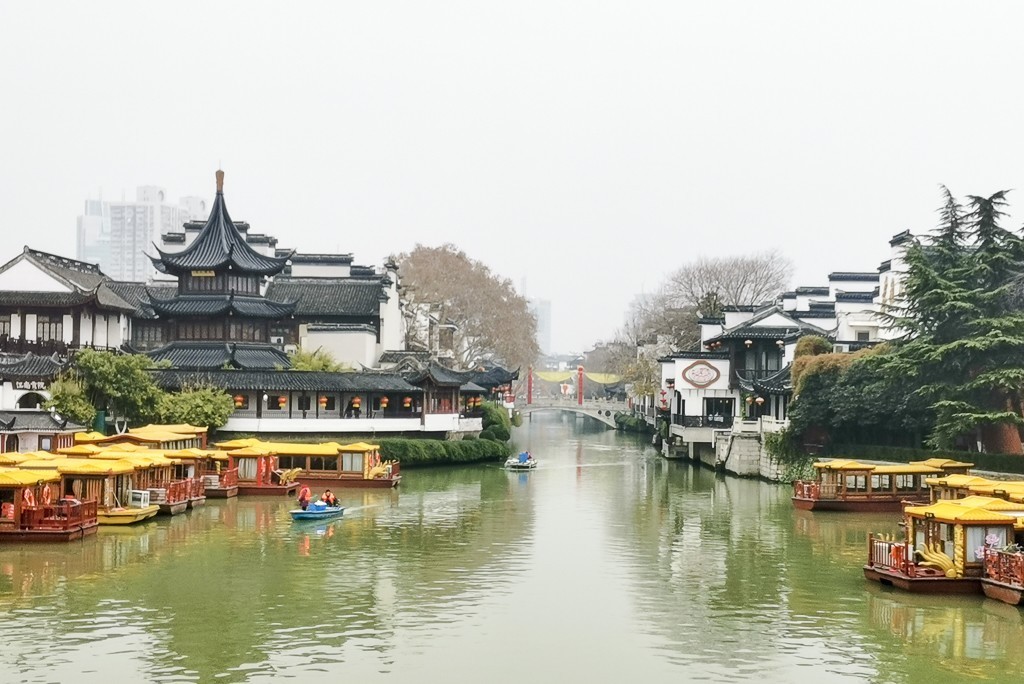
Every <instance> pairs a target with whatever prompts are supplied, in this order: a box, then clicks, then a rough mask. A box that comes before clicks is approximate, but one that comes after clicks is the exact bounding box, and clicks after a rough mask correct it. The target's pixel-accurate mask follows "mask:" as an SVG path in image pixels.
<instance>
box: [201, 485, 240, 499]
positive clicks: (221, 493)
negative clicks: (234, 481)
mask: <svg viewBox="0 0 1024 684" xmlns="http://www.w3.org/2000/svg"><path fill="white" fill-rule="evenodd" d="M235 496H238V486H237V485H234V486H231V487H207V488H206V498H208V499H230V498H232V497H235Z"/></svg>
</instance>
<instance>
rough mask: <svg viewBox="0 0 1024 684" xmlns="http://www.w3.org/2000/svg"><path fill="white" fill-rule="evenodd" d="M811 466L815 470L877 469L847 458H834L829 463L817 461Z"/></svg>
mask: <svg viewBox="0 0 1024 684" xmlns="http://www.w3.org/2000/svg"><path fill="white" fill-rule="evenodd" d="M813 465H814V467H815V468H820V469H822V470H874V469H875V468H876V467H877V466H873V465H867V464H866V463H861V462H860V461H853V460H850V459H847V458H835V459H832V460H831V461H818V462H817V463H814V464H813Z"/></svg>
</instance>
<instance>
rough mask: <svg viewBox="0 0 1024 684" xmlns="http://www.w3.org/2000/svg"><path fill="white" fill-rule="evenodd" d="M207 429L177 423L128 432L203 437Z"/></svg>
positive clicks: (133, 429)
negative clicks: (166, 433)
mask: <svg viewBox="0 0 1024 684" xmlns="http://www.w3.org/2000/svg"><path fill="white" fill-rule="evenodd" d="M208 429H209V428H205V427H201V426H199V425H189V424H188V423H177V424H175V425H160V424H157V423H150V424H149V425H143V426H142V427H139V428H129V430H128V432H171V433H174V434H178V435H204V434H206V432H207V430H208Z"/></svg>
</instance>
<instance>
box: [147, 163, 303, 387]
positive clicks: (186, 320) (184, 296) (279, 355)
mask: <svg viewBox="0 0 1024 684" xmlns="http://www.w3.org/2000/svg"><path fill="white" fill-rule="evenodd" d="M157 252H158V254H159V256H157V257H151V258H152V260H153V264H154V266H155V267H156V269H157V270H158V271H160V272H161V273H163V274H167V275H171V276H175V277H177V279H178V286H177V289H176V291H175V292H174V295H173V296H171V297H163V296H161V294H160V293H158V292H156V291H153V290H151V291H149V293H148V294H149V298H148V306H149V307H150V308H151V309H152V311H153V313H154V315H155V316H156V317H157V319H158V320H163V321H166V323H165V326H166V328H165V332H166V334H167V337H168V339H169V340H170V341H169V343H168V344H166V345H164V346H163V347H160V348H158V349H154V350H152V351H150V352H148V355H149V356H150V357H151V358H152V359H154V360H156V361H169V362H170V363H171V365H172V366H173V367H175V368H182V369H192V370H210V369H216V368H224V367H230V368H245V369H256V370H260V369H263V370H270V369H274V368H287V367H289V366H290V365H291V363H290V361H289V359H288V356H287V354H285V353H284V351H282V350H281V349H278V348H276V347H275V346H274V345H272V344H271V342H270V334H271V329H272V327H273V326H275V325H280V324H281V323H282V322H283V321H286V320H288V319H289V318H290V317H291V316H292V314H293V312H294V311H295V302H294V301H291V302H286V301H276V302H274V301H269V300H268V299H266V298H265V297H264V296H263V295H262V291H263V284H264V280H265V279H266V278H268V277H271V276H273V275H275V274H277V273H280V272H281V271H282V270H283V269H284V267H285V265H286V264H287V261H288V256H280V257H279V256H268V255H266V254H262V253H260V252H257V251H256V250H255V249H253V248H252V246H250V245H249V243H248V242H247V241H246V239H245V238H244V237H242V235H241V234H240V233H239V231H238V229H237V228H236V226H235V223H234V222H233V221H232V220H231V216H230V215H229V214H228V210H227V205H226V204H225V202H224V172H223V171H218V172H217V196H216V199H215V200H214V203H213V207H212V209H211V211H210V217H209V219H207V221H206V224H205V225H204V226H203V228H202V229H201V230H200V231H199V234H198V235H197V236H196V237H195V239H194V240H193V241H192V242H191V243H190V244H188V246H187V247H185V248H184V249H182V250H181V251H177V252H166V251H163V250H160V249H159V248H158V249H157Z"/></svg>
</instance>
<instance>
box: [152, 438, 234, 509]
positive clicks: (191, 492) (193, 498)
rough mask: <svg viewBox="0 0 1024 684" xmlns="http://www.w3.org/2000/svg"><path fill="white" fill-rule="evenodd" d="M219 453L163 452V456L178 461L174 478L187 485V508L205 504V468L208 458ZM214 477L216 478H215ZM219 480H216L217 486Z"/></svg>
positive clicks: (199, 451) (188, 450)
mask: <svg viewBox="0 0 1024 684" xmlns="http://www.w3.org/2000/svg"><path fill="white" fill-rule="evenodd" d="M218 453H221V452H216V451H210V450H207V449H196V448H190V449H179V450H178V451H165V452H164V456H167V457H168V458H173V459H175V460H176V461H178V465H176V466H174V470H175V473H174V474H175V477H177V478H179V479H181V480H184V481H185V482H187V483H188V493H187V498H188V507H189V508H196V507H197V506H202V505H203V504H205V503H206V482H207V472H206V471H207V467H208V465H209V463H210V457H211V456H214V455H216V454H218ZM215 477H216V476H215ZM219 481H220V478H217V482H218V484H219Z"/></svg>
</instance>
